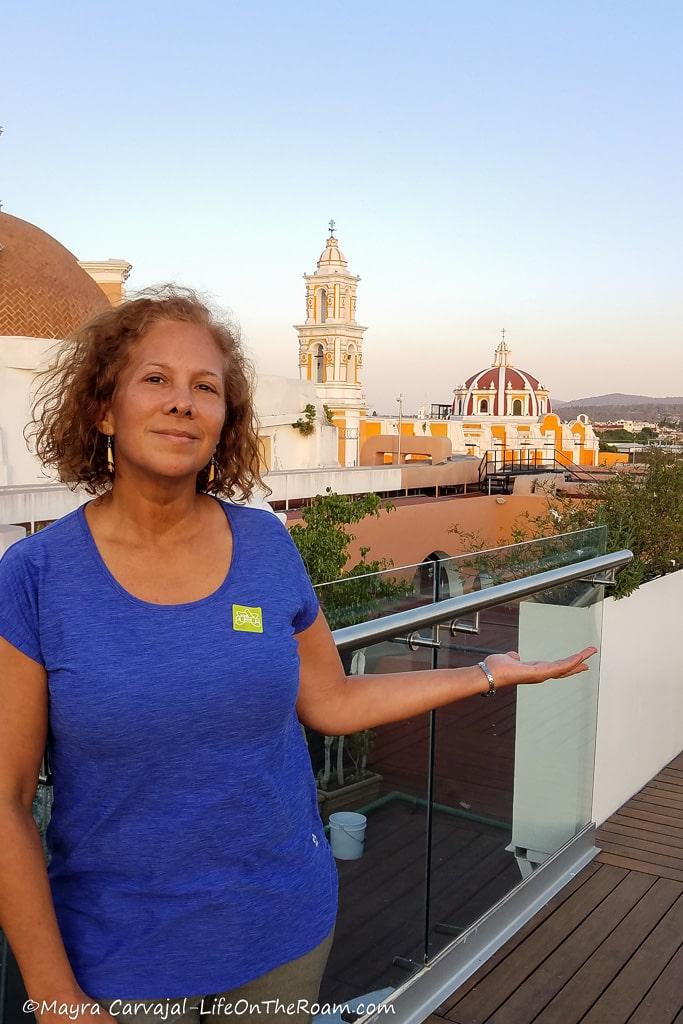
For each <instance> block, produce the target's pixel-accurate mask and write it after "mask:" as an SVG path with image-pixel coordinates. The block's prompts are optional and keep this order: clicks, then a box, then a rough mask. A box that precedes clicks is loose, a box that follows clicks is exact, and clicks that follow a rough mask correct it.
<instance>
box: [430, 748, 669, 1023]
mask: <svg viewBox="0 0 683 1024" xmlns="http://www.w3.org/2000/svg"><path fill="white" fill-rule="evenodd" d="M597 845H598V846H599V847H600V848H601V852H600V854H599V855H598V856H597V857H596V858H595V859H594V860H593V861H592V862H591V863H590V864H589V865H588V866H587V867H586V868H584V870H583V871H581V872H580V873H579V874H578V875H577V876H576V877H575V878H574V879H573V881H572V882H571V883H570V884H569V885H567V886H566V887H565V888H564V889H562V891H561V892H559V893H558V894H557V895H556V896H555V897H554V898H553V899H552V900H551V901H550V902H549V903H548V904H547V905H546V906H545V907H544V908H543V909H542V910H541V911H539V913H537V914H536V915H535V916H534V917H533V918H532V919H531V920H530V921H529V922H528V923H527V924H526V925H525V926H524V928H522V929H521V930H520V931H519V932H518V933H517V934H516V935H514V936H513V937H512V938H511V939H510V940H509V941H508V942H507V943H506V944H505V945H504V946H503V947H502V948H501V949H500V950H499V951H498V952H497V953H496V954H495V955H494V956H493V957H492V958H491V959H490V960H488V961H487V962H486V963H485V964H484V965H483V966H482V967H481V968H480V969H479V970H478V971H477V972H476V973H475V974H473V975H472V977H471V978H469V979H468V980H467V981H466V982H465V983H464V984H463V985H461V986H460V988H458V989H457V990H456V991H455V992H454V993H453V994H452V995H451V996H449V998H448V999H446V1000H445V1001H444V1002H443V1003H442V1004H441V1006H439V1007H438V1009H437V1010H436V1011H435V1013H433V1014H432V1015H431V1016H430V1017H428V1018H427V1021H428V1024H445V1022H446V1021H450V1022H452V1024H532V1022H533V1024H579V1022H581V1024H626V1022H628V1024H683V753H681V754H679V755H678V757H676V758H675V759H674V760H673V761H672V762H671V763H670V764H669V765H667V767H666V768H664V769H663V770H662V771H661V772H660V773H659V774H658V775H657V776H656V777H655V778H654V779H652V780H651V781H650V782H648V783H647V785H646V786H644V787H643V789H641V790H640V792H639V793H637V794H636V795H635V796H634V797H632V799H631V800H629V801H628V802H627V803H625V804H624V805H623V806H622V807H620V808H619V810H618V811H617V812H616V813H615V814H613V815H612V817H611V818H609V819H608V820H607V821H606V822H605V823H604V824H603V825H602V826H601V827H600V829H599V830H598V833H597Z"/></svg>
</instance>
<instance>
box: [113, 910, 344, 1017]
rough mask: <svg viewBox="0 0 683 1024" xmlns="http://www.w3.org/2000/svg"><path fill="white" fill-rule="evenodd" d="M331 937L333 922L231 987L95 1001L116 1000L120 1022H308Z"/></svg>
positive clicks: (332, 934) (116, 1010) (318, 988)
mask: <svg viewBox="0 0 683 1024" xmlns="http://www.w3.org/2000/svg"><path fill="white" fill-rule="evenodd" d="M333 939H334V928H332V931H331V932H330V934H329V935H328V936H327V938H326V939H323V941H322V942H321V943H320V945H319V946H316V947H315V949H312V950H311V951H310V952H309V953H305V954H304V956H301V957H298V959H296V960H290V961H289V963H286V964H282V965H281V966H280V967H275V968H274V969H273V970H272V971H268V973H267V974H262V975H261V977H260V978H254V980H253V981H248V982H246V984H244V985H240V986H239V988H234V989H232V990H231V991H229V992H215V993H211V995H205V996H188V997H186V998H184V999H183V998H178V999H167V998H162V999H123V998H122V999H120V1000H114V999H98V1000H97V1001H98V1002H99V1004H100V1006H102V1007H103V1008H104V1009H105V1010H107V1011H109V1010H110V1007H111V1006H112V1005H113V1004H114V1003H115V1002H116V1004H117V1005H116V1006H115V1007H114V1011H115V1012H114V1013H113V1014H112V1016H113V1017H114V1018H115V1019H116V1020H117V1021H118V1022H119V1024H213V1022H214V1021H215V1024H223V1022H224V1021H226V1020H229V1021H235V1022H236V1021H241V1022H242V1024H310V1021H311V1017H312V1014H311V1012H310V1007H311V1006H312V1004H314V1003H315V1002H316V1001H317V999H318V993H319V991H320V982H321V981H322V976H323V973H324V971H325V965H326V963H327V958H328V956H329V954H330V950H331V948H332V941H333ZM276 1000H277V1004H276V1002H275V1001H276ZM145 1007H147V1012H145ZM288 1009H289V1012H287V1010H288Z"/></svg>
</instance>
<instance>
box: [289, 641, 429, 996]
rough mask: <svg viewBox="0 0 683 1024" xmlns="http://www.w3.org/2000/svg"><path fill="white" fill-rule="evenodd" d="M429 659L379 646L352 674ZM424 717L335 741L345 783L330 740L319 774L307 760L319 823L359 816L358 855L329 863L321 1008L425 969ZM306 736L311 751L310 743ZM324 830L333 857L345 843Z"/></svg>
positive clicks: (379, 991) (387, 987) (405, 667)
mask: <svg viewBox="0 0 683 1024" xmlns="http://www.w3.org/2000/svg"><path fill="white" fill-rule="evenodd" d="M431 657H432V655H431V651H428V650H425V649H421V650H418V651H411V650H410V649H409V648H408V647H407V646H406V645H404V644H399V643H394V642H383V643H381V644H375V645H373V646H371V647H368V648H365V649H364V650H363V651H361V652H359V653H358V655H356V657H355V658H354V659H353V664H352V669H353V671H352V673H351V674H354V673H364V674H371V673H375V672H381V673H390V672H409V671H416V670H420V669H426V668H429V667H431ZM347 671H348V670H347ZM429 717H430V716H429V715H427V714H421V715H417V716H415V717H414V718H411V719H408V720H404V721H401V722H396V723H394V724H390V725H383V726H379V727H377V728H375V729H373V730H371V731H370V732H369V734H356V735H355V736H350V737H348V736H347V737H344V738H343V739H342V740H341V742H342V743H343V744H344V749H345V750H349V751H350V753H351V754H353V757H354V758H355V760H356V763H359V767H361V768H362V770H361V771H360V772H354V770H353V764H352V758H351V757H349V759H348V761H343V763H344V764H346V767H347V768H348V769H349V770H348V772H347V774H346V776H345V778H344V780H343V782H344V785H340V779H339V777H338V774H337V772H336V763H337V761H336V757H337V756H338V754H339V749H340V748H339V743H340V740H339V739H338V738H335V739H334V741H333V746H332V750H331V756H329V757H328V763H327V771H323V772H321V771H320V767H319V766H320V762H319V761H318V762H317V763H316V762H315V761H314V768H316V767H317V769H318V771H317V776H318V790H319V797H318V799H319V806H320V811H321V815H322V818H323V821H324V822H326V823H327V822H328V820H329V815H330V812H337V811H339V810H343V811H354V812H357V813H360V814H362V815H363V816H364V818H365V819H366V825H365V835H364V843H363V847H362V855H361V856H360V857H359V858H358V859H354V860H347V859H343V858H336V865H337V874H338V877H339V911H338V916H337V924H336V931H335V941H334V946H333V949H332V952H331V954H330V958H329V961H328V963H327V967H326V971H325V975H324V978H323V982H322V985H321V991H320V1002H321V1003H327V1002H337V1003H340V1002H344V1003H347V1004H348V1005H349V1006H351V1007H352V1006H353V1005H354V1001H356V1002H357V1001H359V1000H360V1001H362V1002H363V1003H365V1004H367V1003H369V1002H377V1001H379V1000H381V999H384V998H386V997H387V996H388V995H389V994H390V993H391V992H393V991H394V990H395V989H396V988H398V987H400V986H401V985H403V984H404V983H405V982H406V981H408V980H409V979H410V978H411V977H412V976H413V975H414V973H415V972H416V971H417V970H420V969H421V968H422V967H423V966H424V920H425V917H424V915H425V884H426V869H427V864H426V855H427V846H426V822H427V807H428V804H427V793H428V790H427V779H428V763H429V750H430V732H429ZM311 739H312V740H314V741H316V740H317V742H318V745H319V738H318V737H316V736H312V737H311ZM323 742H325V741H323ZM327 742H328V743H329V740H328V741H327ZM310 745H311V741H310V739H309V747H310ZM359 752H361V754H362V755H364V759H363V760H362V762H359V758H358V753H359ZM358 775H360V776H361V777H360V778H357V776H358ZM333 820H334V819H333ZM326 831H327V835H328V837H329V839H330V842H331V844H332V848H333V851H334V850H335V848H336V847H337V846H338V843H339V839H340V838H341V839H342V842H345V838H344V837H343V836H342V837H340V836H339V833H338V832H337V831H336V829H335V827H334V824H333V823H330V824H329V826H328V827H327V829H326ZM342 852H346V851H342ZM352 852H360V851H359V850H358V849H356V850H355V851H353V850H352Z"/></svg>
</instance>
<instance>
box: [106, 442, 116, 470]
mask: <svg viewBox="0 0 683 1024" xmlns="http://www.w3.org/2000/svg"><path fill="white" fill-rule="evenodd" d="M107 469H108V470H109V472H110V473H113V472H114V453H113V451H112V448H111V434H107Z"/></svg>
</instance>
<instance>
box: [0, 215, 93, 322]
mask: <svg viewBox="0 0 683 1024" xmlns="http://www.w3.org/2000/svg"><path fill="white" fill-rule="evenodd" d="M109 306H110V303H109V300H108V299H107V297H106V295H105V294H104V292H103V291H102V290H101V289H100V287H99V286H98V285H97V284H95V282H94V281H93V279H92V278H91V277H90V276H89V274H87V273H86V272H85V270H83V269H82V267H79V265H78V263H77V261H76V257H75V256H74V255H73V254H72V253H70V252H69V250H68V249H65V248H64V246H63V245H60V243H59V242H58V241H56V239H54V238H52V237H51V236H50V235H48V234H46V233H45V232H44V231H41V230H40V228H37V227H35V225H34V224H29V223H28V222H27V221H25V220H20V219H19V218H18V217H12V216H10V214H8V213H2V212H0V335H13V336H23V337H28V338H66V337H67V336H68V335H69V334H71V333H72V331H74V330H76V328H77V327H80V325H81V324H82V323H84V322H85V321H86V320H88V319H90V317H92V316H95V315H96V314H97V313H99V312H100V311H101V310H103V309H107V308H108V307H109Z"/></svg>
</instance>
